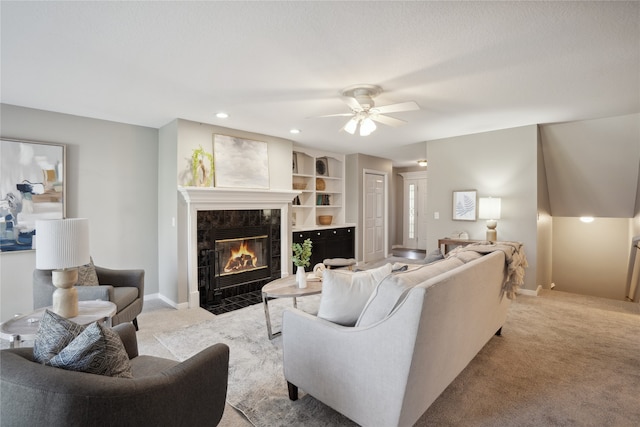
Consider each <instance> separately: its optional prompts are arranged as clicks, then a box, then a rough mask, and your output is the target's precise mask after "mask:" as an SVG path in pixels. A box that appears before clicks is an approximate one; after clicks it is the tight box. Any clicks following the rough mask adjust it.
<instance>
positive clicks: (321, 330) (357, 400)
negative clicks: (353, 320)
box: [282, 292, 424, 425]
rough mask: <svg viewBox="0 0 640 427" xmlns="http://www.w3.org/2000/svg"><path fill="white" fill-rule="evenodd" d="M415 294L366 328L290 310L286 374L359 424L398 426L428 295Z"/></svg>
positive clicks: (285, 333)
mask: <svg viewBox="0 0 640 427" xmlns="http://www.w3.org/2000/svg"><path fill="white" fill-rule="evenodd" d="M413 294H414V295H413V296H411V297H409V298H407V299H406V300H404V301H403V302H402V303H401V307H399V309H398V310H396V311H395V312H394V313H392V314H391V315H390V316H388V317H387V318H386V319H384V320H383V321H380V322H378V323H376V324H373V325H371V326H367V327H346V326H341V325H337V324H334V323H331V322H328V321H326V320H324V319H321V318H318V317H315V316H313V315H311V314H308V313H305V312H302V311H300V310H297V309H291V308H287V309H285V311H284V313H283V320H282V337H283V340H282V346H283V366H284V375H285V379H286V380H287V381H288V382H290V383H292V384H293V385H295V386H297V387H299V388H301V389H302V390H304V391H305V392H307V393H309V394H310V395H312V396H314V397H315V398H317V399H318V400H320V401H322V402H324V403H325V404H327V405H329V406H331V407H332V408H334V409H336V410H337V411H338V412H341V413H343V414H345V415H346V416H348V417H349V418H351V419H352V420H354V421H356V422H357V423H359V424H363V425H395V424H396V423H397V420H398V417H399V408H401V407H402V400H403V398H404V394H405V390H406V385H407V380H408V375H409V371H410V368H411V361H412V358H413V349H414V343H415V340H416V335H417V329H418V326H419V323H420V314H421V309H420V305H421V303H422V301H421V299H422V298H423V295H424V294H423V293H422V292H413Z"/></svg>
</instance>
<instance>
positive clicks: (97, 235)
mask: <svg viewBox="0 0 640 427" xmlns="http://www.w3.org/2000/svg"><path fill="white" fill-rule="evenodd" d="M0 118H1V121H2V137H4V138H11V139H23V140H33V141H42V142H55V143H62V144H66V146H67V165H66V172H67V174H66V177H67V193H66V204H67V206H66V210H67V217H70V218H74V217H76V218H77V217H84V218H88V219H89V222H90V230H89V232H90V245H91V255H92V256H93V259H94V261H95V263H96V264H98V265H101V266H104V267H110V268H143V269H144V270H145V272H146V277H145V294H147V295H148V294H153V293H157V292H158V238H157V236H158V233H157V229H158V227H157V224H158V220H157V208H158V191H157V188H158V185H157V179H158V166H157V164H158V161H157V159H158V131H157V129H151V128H145V127H141V126H132V125H128V124H124V123H115V122H108V121H104V120H96V119H90V118H86V117H78V116H72V115H68V114H59V113H54V112H49V111H42V110H35V109H29V108H22V107H16V106H11V105H6V104H2V105H0ZM34 268H35V252H34V251H25V252H19V253H1V254H0V270H1V272H0V280H1V282H0V299H1V302H0V320H1V321H4V320H7V319H9V318H11V317H12V316H13V315H14V314H16V313H24V312H29V311H31V310H32V308H33V305H32V301H33V299H32V298H33V294H32V290H31V283H32V280H31V276H32V272H33V269H34Z"/></svg>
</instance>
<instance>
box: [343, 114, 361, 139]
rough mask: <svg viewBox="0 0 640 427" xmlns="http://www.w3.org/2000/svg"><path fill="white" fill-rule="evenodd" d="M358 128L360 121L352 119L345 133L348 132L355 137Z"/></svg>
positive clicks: (345, 127) (346, 126)
mask: <svg viewBox="0 0 640 427" xmlns="http://www.w3.org/2000/svg"><path fill="white" fill-rule="evenodd" d="M357 127H358V119H357V118H356V117H352V118H351V119H350V120H349V121H348V122H347V124H346V125H345V126H344V130H345V132H348V133H350V134H351V135H353V134H354V133H356V128H357Z"/></svg>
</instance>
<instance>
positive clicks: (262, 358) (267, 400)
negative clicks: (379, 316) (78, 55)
mask: <svg viewBox="0 0 640 427" xmlns="http://www.w3.org/2000/svg"><path fill="white" fill-rule="evenodd" d="M318 301H319V300H318V297H317V296H311V297H305V298H300V299H298V308H300V309H303V310H305V311H308V312H317V305H318ZM291 302H292V300H291V299H280V300H272V301H270V302H269V307H270V313H271V321H272V325H273V330H274V332H275V331H279V330H280V327H281V324H282V322H281V319H282V311H283V310H284V308H285V307H287V306H291ZM155 336H156V339H157V340H158V341H160V342H161V343H162V344H163V345H164V346H165V347H166V348H167V349H169V351H171V353H172V354H173V355H174V356H175V357H176V358H177V359H178V360H185V359H187V358H189V357H191V356H193V355H194V354H196V353H197V352H198V351H200V350H202V349H204V348H206V347H208V346H209V345H211V344H214V343H218V342H222V343H225V344H227V345H228V346H229V350H230V351H229V382H228V391H227V402H228V403H229V404H230V405H231V406H233V407H234V408H236V409H238V410H239V411H241V412H242V413H243V414H244V415H245V416H246V417H247V419H248V420H249V421H250V422H251V423H252V424H253V425H255V426H259V427H262V426H264V427H267V426H269V427H270V426H292V425H298V426H299V425H304V426H310V427H330V426H331V427H333V426H355V425H356V424H354V423H353V422H351V421H350V420H349V419H347V418H346V417H344V416H343V415H341V414H339V413H337V412H336V411H334V410H333V409H331V408H329V407H328V406H326V405H324V404H323V403H321V402H319V401H317V400H316V399H314V398H312V397H311V396H309V395H307V394H305V393H304V391H302V390H300V394H299V396H300V398H299V399H298V400H297V401H295V402H293V401H291V400H289V395H288V392H287V383H286V381H285V379H284V373H283V371H282V337H276V338H274V339H273V340H269V338H268V337H267V329H266V324H265V314H264V309H263V305H262V304H257V305H253V306H249V307H246V308H243V309H240V310H235V311H233V312H230V313H225V314H221V315H219V316H216V318H215V319H213V320H209V321H205V322H202V323H199V324H196V325H191V326H188V327H185V328H182V329H179V330H175V331H171V332H163V333H158V334H156V335H155Z"/></svg>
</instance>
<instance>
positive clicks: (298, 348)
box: [282, 250, 526, 427]
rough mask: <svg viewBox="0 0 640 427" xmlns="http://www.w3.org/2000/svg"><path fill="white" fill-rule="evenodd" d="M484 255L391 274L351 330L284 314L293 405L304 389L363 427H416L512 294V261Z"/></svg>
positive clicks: (502, 314)
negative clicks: (508, 284) (510, 281)
mask: <svg viewBox="0 0 640 427" xmlns="http://www.w3.org/2000/svg"><path fill="white" fill-rule="evenodd" d="M488 252H489V253H488V254H487V255H484V256H482V255H480V254H478V253H476V252H473V253H470V252H459V253H458V254H457V255H456V254H454V255H453V256H452V257H450V258H447V259H446V260H443V261H438V262H436V263H433V264H429V265H426V266H422V267H419V268H414V269H410V270H408V271H405V272H401V273H392V274H390V275H389V276H387V277H385V278H384V279H383V280H382V282H380V284H378V285H377V288H376V290H375V291H374V293H373V295H372V297H371V298H370V299H369V302H368V303H367V306H366V307H365V309H364V311H363V313H362V314H361V316H360V318H359V320H358V323H357V324H356V325H355V326H353V327H349V326H342V325H339V324H336V323H333V322H330V321H327V320H325V319H322V318H319V317H317V316H314V315H311V314H308V313H305V312H303V311H300V310H296V309H287V310H286V311H285V312H284V314H283V333H282V336H283V365H284V376H285V379H286V380H287V383H288V386H289V397H290V398H291V399H292V400H296V399H297V398H298V388H300V389H302V390H303V391H304V392H306V393H308V394H310V395H311V396H313V397H314V398H316V399H318V400H320V401H321V402H323V403H325V404H326V405H328V406H330V407H332V408H333V409H335V410H336V411H338V412H340V413H342V414H344V415H345V416H347V417H349V418H350V419H352V420H353V421H355V422H357V423H358V424H360V425H363V426H382V427H391V426H411V425H413V424H414V423H415V422H416V420H417V419H418V418H419V417H420V416H421V415H422V414H423V413H424V412H425V411H426V410H427V408H428V407H429V406H430V405H431V404H432V403H433V401H434V400H435V399H436V398H437V397H438V396H439V395H440V394H441V393H442V392H443V391H444V389H445V388H446V387H447V386H448V385H449V384H450V383H451V382H452V381H453V380H454V379H455V378H456V376H457V375H458V374H459V373H460V372H461V371H462V370H463V369H464V368H465V367H466V366H467V364H468V363H469V362H470V361H471V360H472V359H473V358H474V357H475V355H476V354H477V353H478V352H479V351H480V349H482V347H483V346H484V345H485V344H486V343H487V342H488V341H489V340H490V339H491V338H492V337H493V336H494V334H496V335H499V334H500V331H501V328H502V325H503V324H504V321H505V319H506V316H507V309H508V307H509V303H510V300H509V299H508V298H507V295H509V296H512V295H513V292H512V291H513V290H514V289H513V288H508V287H506V286H505V285H506V283H508V282H509V280H507V279H508V271H511V270H512V269H511V268H507V264H509V263H508V262H507V263H505V260H506V261H509V260H510V259H509V258H510V257H509V254H508V253H507V254H506V255H505V252H502V251H500V250H497V251H488ZM456 257H459V258H460V259H459V260H453V258H456ZM523 257H524V255H523ZM523 259H524V258H523ZM445 263H449V264H448V266H447V267H446V268H444V267H443V266H444V265H445ZM523 266H526V260H524V261H523V262H522V263H521V265H520V266H519V267H523ZM509 267H511V264H509ZM433 269H435V270H436V271H435V273H434V272H433V271H431V272H430V270H433ZM438 269H439V270H440V271H439V270H438ZM441 270H447V271H444V272H443V271H441ZM434 274H436V275H435V277H431V276H433V275H434ZM522 275H523V273H522V274H520V276H519V277H518V279H519V280H521V279H522ZM429 277H430V278H429ZM505 289H506V291H505ZM507 291H508V292H507ZM376 299H377V301H376ZM321 304H322V302H321ZM389 311H390V313H389ZM365 325H366V326H365Z"/></svg>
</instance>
